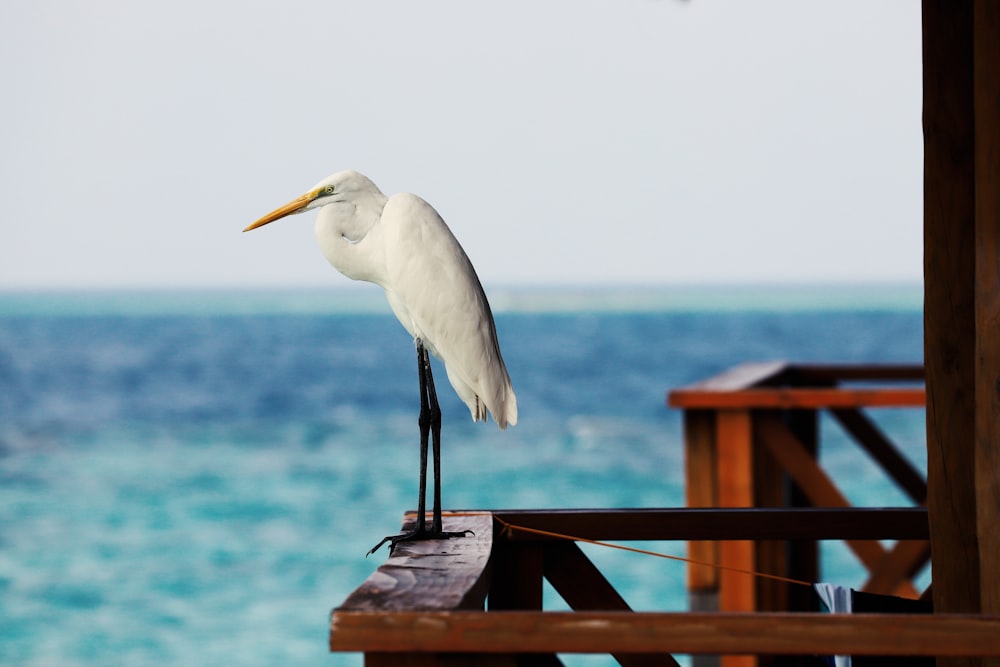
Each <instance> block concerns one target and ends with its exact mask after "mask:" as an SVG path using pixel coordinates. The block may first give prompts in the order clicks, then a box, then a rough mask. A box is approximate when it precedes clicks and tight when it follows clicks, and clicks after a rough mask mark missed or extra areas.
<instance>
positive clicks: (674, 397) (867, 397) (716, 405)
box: [669, 387, 925, 410]
mask: <svg viewBox="0 0 1000 667" xmlns="http://www.w3.org/2000/svg"><path fill="white" fill-rule="evenodd" d="M924 402H925V396H924V389H923V388H922V387H921V388H916V387H885V388H876V389H872V388H845V387H839V388H832V387H831V388H788V387H775V388H764V387H761V388H754V389H740V390H735V391H704V390H700V389H678V390H676V391H673V392H671V393H670V399H669V405H670V407H673V408H684V409H689V410H690V409H706V410H707V409H718V410H723V409H725V410H750V409H769V410H819V409H823V408H865V407H870V408H922V407H924Z"/></svg>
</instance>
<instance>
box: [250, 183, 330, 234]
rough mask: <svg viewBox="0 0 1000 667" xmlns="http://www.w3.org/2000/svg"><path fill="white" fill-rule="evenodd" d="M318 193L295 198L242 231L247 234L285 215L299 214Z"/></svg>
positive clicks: (313, 192)
mask: <svg viewBox="0 0 1000 667" xmlns="http://www.w3.org/2000/svg"><path fill="white" fill-rule="evenodd" d="M319 193H320V190H319V189H316V190H313V191H312V192H307V193H305V194H304V195H302V196H301V197H296V198H295V199H293V200H292V201H290V202H288V203H287V204H285V205H284V206H282V207H280V208H276V209H274V210H273V211H271V212H270V213H268V214H267V215H265V216H264V217H263V218H260V219H259V220H257V221H256V222H252V223H251V224H250V225H248V226H247V228H246V229H244V230H243V231H245V232H249V231H250V230H251V229H257V228H258V227H263V226H264V225H266V224H267V223H269V222H274V221H275V220H279V219H281V218H284V217H285V216H286V215H293V214H295V213H301V212H302V211H304V210H306V207H307V206H309V204H310V202H312V200H314V199H316V197H317V196H319Z"/></svg>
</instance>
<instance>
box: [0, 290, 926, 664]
mask: <svg viewBox="0 0 1000 667" xmlns="http://www.w3.org/2000/svg"><path fill="white" fill-rule="evenodd" d="M490 295H491V301H492V303H493V306H494V311H495V314H496V320H497V329H498V331H499V335H500V340H501V345H502V348H503V350H504V355H505V358H506V360H507V364H508V367H509V369H510V372H511V376H512V378H513V381H514V386H515V390H516V392H517V396H518V404H519V408H520V422H519V424H518V425H517V426H516V427H514V428H512V429H510V430H508V431H507V432H504V433H501V432H500V431H499V430H498V429H496V427H495V426H494V425H493V424H492V423H490V424H488V425H483V424H473V423H471V422H470V421H469V418H468V411H467V409H466V408H465V407H464V405H462V404H461V403H460V402H459V400H458V399H457V397H455V396H454V393H453V392H452V391H451V389H450V387H448V385H447V381H446V379H445V376H444V373H443V368H441V367H440V366H439V367H437V368H436V371H437V377H438V385H439V390H440V394H441V397H442V409H443V411H444V464H443V471H444V477H445V488H444V503H445V505H446V506H447V507H450V508H500V507H503V508H539V507H540V508H545V507H658V506H680V505H683V470H682V468H683V451H682V442H681V422H680V415H679V414H678V413H676V412H674V411H671V410H668V409H667V408H666V406H665V401H664V397H665V394H666V392H667V390H668V389H670V388H673V387H678V386H681V385H684V384H687V383H690V382H693V381H696V380H699V379H703V378H705V377H707V376H709V375H712V374H714V373H717V372H720V371H722V370H724V369H726V368H727V367H729V366H732V365H735V364H737V363H741V362H744V361H763V360H773V359H788V360H795V361H823V362H907V363H919V362H920V361H921V359H922V315H921V298H922V292H921V288H920V287H919V286H907V285H903V286H846V287H836V288H833V287H821V286H808V287H794V288H792V287H740V288H733V287H700V288H697V287H686V288H672V289H651V288H650V289H632V288H618V289H589V290H588V289H549V290H526V289H506V290H505V289H494V290H490ZM413 357H414V352H413V346H412V344H411V341H410V340H409V339H408V337H407V335H406V333H405V332H404V331H403V330H402V328H401V327H400V326H399V325H398V323H396V321H395V320H394V319H393V317H392V315H391V314H390V313H389V310H388V307H387V306H386V305H385V303H384V298H383V297H382V295H381V293H380V292H379V291H378V290H377V289H374V288H372V289H370V290H369V289H362V290H353V289H351V290H345V289H341V290H336V289H334V290H315V291H275V292H147V293H139V292H89V293H69V292H45V293H0V621H2V622H0V664H5V665H6V664H11V665H36V666H37V665H60V666H71V667H72V666H91V665H95V666H96V665H146V664H185V665H223V664H225V665H241V666H250V665H276V664H283V665H339V664H345V665H360V664H361V661H360V658H359V656H344V655H340V656H331V655H329V654H328V653H327V650H326V635H327V620H328V613H329V611H330V609H331V608H333V607H334V606H336V605H337V604H338V603H340V602H341V601H342V600H343V599H344V597H346V595H347V594H348V593H349V592H350V591H351V590H353V589H354V588H355V587H356V586H357V585H358V584H359V583H360V582H361V581H362V580H364V578H365V577H367V576H368V575H369V574H370V573H371V572H372V571H373V570H374V569H375V568H376V567H377V566H378V564H379V562H381V561H382V560H383V559H384V557H385V556H384V552H383V553H381V554H378V555H376V556H373V557H371V558H368V559H366V558H365V555H364V554H365V552H366V550H367V549H368V548H369V547H370V546H371V545H372V544H374V543H375V542H376V541H378V540H379V539H380V538H381V537H382V536H383V535H384V534H386V533H389V532H393V531H394V530H395V529H396V528H397V527H398V524H399V521H400V518H401V515H402V513H403V511H404V510H407V509H410V508H412V507H413V506H414V504H415V496H416V466H417V447H416V435H417V428H416V398H417V391H416V377H415V375H416V373H415V361H414V359H413ZM873 415H874V416H875V418H876V419H877V420H878V422H879V424H880V425H881V426H882V428H883V430H885V431H886V432H887V433H889V434H890V435H891V436H892V437H893V438H895V439H896V440H897V442H899V443H900V444H901V445H902V446H903V448H904V449H905V451H906V453H907V455H908V456H909V457H910V458H911V459H912V460H913V461H914V463H915V464H916V465H917V466H918V467H919V468H920V469H923V468H924V467H925V462H924V454H923V448H924V442H925V440H924V433H923V413H922V412H921V411H918V410H880V411H877V412H875V413H873ZM822 438H823V451H822V455H823V457H824V459H825V461H826V462H827V464H828V465H829V466H831V467H832V468H833V469H834V470H836V471H837V472H838V478H839V479H840V480H843V488H844V490H845V491H846V493H847V495H848V496H849V497H850V499H851V500H852V501H854V502H855V503H857V504H862V505H871V506H889V505H897V504H905V501H904V498H903V497H902V495H901V494H900V493H899V492H897V491H895V490H894V489H892V488H891V485H890V484H889V483H887V482H884V481H883V480H882V478H881V477H880V476H878V474H877V473H876V471H875V469H874V467H873V466H872V465H871V463H870V462H869V461H868V460H867V459H866V458H865V457H864V456H863V455H861V454H859V453H858V450H857V449H856V448H855V447H854V446H853V445H851V444H849V442H848V441H846V440H845V439H844V438H843V437H842V436H841V435H840V433H839V431H838V430H837V427H836V426H835V425H832V424H830V423H827V422H825V421H824V422H823V424H822ZM641 546H647V547H650V546H651V547H653V548H655V549H658V550H661V551H668V552H672V553H676V554H679V555H683V550H684V546H683V544H666V545H664V544H657V545H641ZM588 553H589V554H590V555H591V556H592V558H594V560H595V561H597V562H598V564H599V566H600V567H601V568H602V570H603V571H604V572H605V574H606V575H607V576H608V577H609V578H610V579H611V580H612V582H613V583H614V584H615V585H616V586H617V587H618V588H619V590H620V591H621V592H622V593H623V595H624V596H625V598H626V599H627V600H628V601H629V602H630V603H631V604H632V606H633V607H634V608H637V609H648V610H661V609H662V610H681V609H684V608H685V593H684V566H683V564H680V563H674V562H671V561H663V560H661V559H656V558H649V557H644V556H640V555H636V554H625V553H622V552H607V551H604V550H600V549H595V548H588ZM824 557H825V565H824V572H823V576H824V579H826V580H827V581H832V582H836V583H844V584H847V585H860V584H861V583H863V581H859V578H860V577H861V576H862V575H861V570H860V566H859V565H858V564H857V563H856V562H855V561H854V560H853V557H852V556H851V555H850V553H849V552H848V551H847V550H846V549H845V548H843V547H841V546H840V545H836V544H831V545H826V546H824ZM650 582H653V584H651V583H650ZM548 603H550V604H551V606H552V608H559V607H560V602H559V600H558V599H555V597H554V596H552V595H550V599H549V601H548ZM577 663H579V664H607V663H606V662H601V661H600V660H599V659H597V658H588V659H583V660H578V661H577V662H576V663H574V664H577Z"/></svg>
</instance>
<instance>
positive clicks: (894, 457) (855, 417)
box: [831, 408, 927, 505]
mask: <svg viewBox="0 0 1000 667" xmlns="http://www.w3.org/2000/svg"><path fill="white" fill-rule="evenodd" d="M831 412H832V414H833V416H834V417H835V418H836V419H837V421H838V422H840V424H841V426H843V427H844V429H845V430H846V431H847V432H848V433H850V434H851V435H852V436H853V437H854V439H855V440H857V441H858V443H860V444H861V446H862V447H864V448H865V450H866V451H867V452H868V453H869V454H871V456H872V458H874V459H875V460H876V461H877V462H878V463H879V465H881V466H882V468H883V469H884V470H885V471H886V473H888V475H889V476H890V477H891V478H892V479H893V480H894V481H895V482H896V484H898V485H899V486H900V488H901V489H903V491H904V492H906V494H907V495H908V496H910V499H911V500H913V502H915V503H917V504H918V505H922V504H923V503H924V502H926V500H927V482H926V481H925V480H924V476H923V475H922V474H920V471H918V470H917V469H916V467H914V465H913V464H912V463H910V462H909V461H908V460H907V458H906V457H905V456H903V454H902V453H901V452H900V451H899V450H898V449H897V448H896V446H895V445H894V444H892V442H891V441H890V440H889V439H888V438H887V437H885V435H884V434H883V433H882V431H881V430H879V428H878V427H877V426H876V425H875V424H874V423H873V422H872V421H871V420H870V419H868V417H866V416H865V415H864V414H863V413H862V412H861V411H859V410H855V409H840V408H838V409H835V410H831Z"/></svg>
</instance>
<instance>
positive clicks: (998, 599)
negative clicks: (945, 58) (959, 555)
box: [973, 0, 1000, 664]
mask: <svg viewBox="0 0 1000 667" xmlns="http://www.w3.org/2000/svg"><path fill="white" fill-rule="evenodd" d="M974 17H975V20H974V21H973V23H974V26H973V45H974V46H973V58H974V65H973V72H974V73H973V87H974V91H975V92H974V95H973V104H974V111H975V137H976V148H975V169H976V175H975V192H976V205H975V220H976V223H975V227H976V276H975V285H976V287H975V289H976V297H975V304H976V305H975V308H976V313H975V322H976V388H975V391H976V426H975V452H974V457H975V462H976V465H975V487H976V522H977V533H978V540H979V567H980V582H979V584H980V605H981V606H980V611H982V612H983V613H988V614H1000V530H997V527H998V526H1000V5H998V4H997V3H996V2H995V1H993V0H990V1H986V0H976V2H975V6H974ZM992 664H998V663H996V662H994V663H992Z"/></svg>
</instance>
